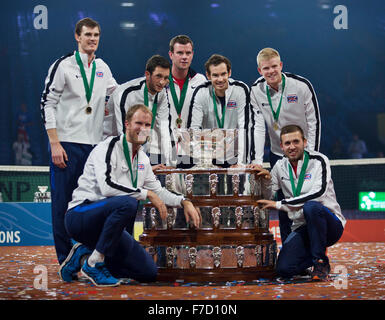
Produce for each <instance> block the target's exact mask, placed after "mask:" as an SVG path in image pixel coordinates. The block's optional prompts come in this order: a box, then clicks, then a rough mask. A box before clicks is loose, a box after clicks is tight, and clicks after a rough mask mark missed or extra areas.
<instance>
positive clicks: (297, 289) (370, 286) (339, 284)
mask: <svg viewBox="0 0 385 320" xmlns="http://www.w3.org/2000/svg"><path fill="white" fill-rule="evenodd" d="M328 255H329V258H330V262H331V274H330V279H329V281H325V282H312V281H310V278H309V277H306V276H303V277H295V278H293V279H290V280H283V279H279V278H278V279H262V278H261V279H256V280H254V281H249V282H245V281H227V282H220V283H214V282H209V283H197V282H183V281H176V282H173V283H163V282H162V283H160V282H157V283H148V284H141V283H138V282H137V281H134V280H130V279H125V281H124V284H122V285H120V286H119V287H113V288H111V287H108V288H98V287H96V286H94V285H92V284H90V283H89V282H88V281H87V280H86V279H84V278H82V277H81V276H80V279H79V281H76V282H73V283H64V282H63V281H61V280H60V279H59V277H58V275H57V272H58V269H59V266H58V265H57V260H56V255H55V252H54V248H53V247H51V246H37V247H32V246H31V247H17V246H12V247H0V300H5V299H15V300H37V299H44V300H99V299H100V300H101V299H103V300H110V299H113V300H178V299H181V300H224V299H225V300H241V299H242V300H262V299H265V300H266V299H267V300H287V299H290V300H292V299H296V300H314V299H317V300H319V299H321V300H385V280H384V279H385V250H384V244H383V243H345V242H343V243H337V244H336V245H334V246H333V247H331V248H329V249H328ZM44 268H45V269H44ZM39 270H46V271H47V283H46V288H44V286H43V281H41V276H42V273H41V271H40V272H39ZM34 271H35V272H34ZM79 275H80V274H79ZM39 276H40V278H39Z"/></svg>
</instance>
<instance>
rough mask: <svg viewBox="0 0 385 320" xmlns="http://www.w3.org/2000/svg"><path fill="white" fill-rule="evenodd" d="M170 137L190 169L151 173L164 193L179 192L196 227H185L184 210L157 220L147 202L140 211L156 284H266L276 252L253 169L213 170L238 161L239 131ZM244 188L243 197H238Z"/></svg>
mask: <svg viewBox="0 0 385 320" xmlns="http://www.w3.org/2000/svg"><path fill="white" fill-rule="evenodd" d="M174 134H175V136H176V137H177V139H178V142H179V143H178V146H179V148H180V149H179V151H178V152H179V153H181V152H182V153H184V155H189V157H190V160H191V161H192V162H193V164H194V166H192V168H191V169H167V170H159V171H157V173H156V174H157V176H159V175H165V181H166V182H165V184H166V188H167V189H168V190H170V191H173V192H178V193H183V194H184V195H185V197H186V198H188V199H189V200H191V201H192V202H193V204H194V205H195V206H197V207H199V209H200V212H201V215H202V224H201V226H200V227H199V228H192V227H191V228H190V225H189V224H188V223H186V220H185V216H184V213H183V209H178V208H170V207H169V208H168V216H167V219H166V221H162V219H161V218H160V215H159V212H158V211H157V209H156V208H155V207H154V206H153V205H151V203H148V204H145V205H144V207H143V210H142V214H143V227H144V228H143V229H144V231H143V234H142V235H141V236H140V237H139V240H140V242H141V244H142V245H143V246H144V247H145V249H146V251H147V252H148V253H150V254H151V255H152V257H153V259H154V261H155V262H156V264H157V266H158V280H159V281H176V280H184V281H186V282H202V281H211V282H212V281H234V280H245V281H251V280H255V279H259V278H271V277H272V276H273V275H274V267H275V262H276V256H277V248H276V242H275V240H274V237H273V235H272V234H271V233H270V232H269V216H268V212H267V211H265V210H262V209H260V208H259V207H258V205H257V203H256V201H257V200H258V199H260V198H261V182H260V179H259V178H256V176H255V171H254V170H252V169H245V168H223V167H221V165H220V163H224V162H225V161H227V162H231V161H232V160H234V158H235V157H234V155H237V154H238V150H237V145H238V138H239V137H238V135H239V134H238V130H236V129H235V130H228V129H226V130H223V129H208V130H193V129H179V130H178V132H174ZM213 160H214V161H213ZM213 162H215V163H216V165H214V164H213ZM235 163H236V162H234V164H235ZM246 181H249V183H248V184H247V185H250V188H249V189H250V190H245V182H246ZM247 189H248V188H247Z"/></svg>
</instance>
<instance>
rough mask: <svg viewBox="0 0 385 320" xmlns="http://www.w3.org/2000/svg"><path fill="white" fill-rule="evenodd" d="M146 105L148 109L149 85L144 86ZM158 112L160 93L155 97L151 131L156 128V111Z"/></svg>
mask: <svg viewBox="0 0 385 320" xmlns="http://www.w3.org/2000/svg"><path fill="white" fill-rule="evenodd" d="M144 105H145V106H147V107H148V88H147V83H146V82H145V84H144ZM157 110H158V93H157V94H156V96H155V100H154V103H153V104H152V110H151V111H152V121H151V129H152V128H154V124H155V117H156V111H157Z"/></svg>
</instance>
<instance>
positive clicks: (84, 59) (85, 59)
mask: <svg viewBox="0 0 385 320" xmlns="http://www.w3.org/2000/svg"><path fill="white" fill-rule="evenodd" d="M76 51H77V50H75V51H74V56H75V52H76ZM79 55H80V59H82V62H83V65H84V67H86V68H89V65H90V66H91V64H92V62H94V61H95V59H96V55H94V57H93V59H92V60H91V62H90V64H88V54H87V53H82V52H80V51H79Z"/></svg>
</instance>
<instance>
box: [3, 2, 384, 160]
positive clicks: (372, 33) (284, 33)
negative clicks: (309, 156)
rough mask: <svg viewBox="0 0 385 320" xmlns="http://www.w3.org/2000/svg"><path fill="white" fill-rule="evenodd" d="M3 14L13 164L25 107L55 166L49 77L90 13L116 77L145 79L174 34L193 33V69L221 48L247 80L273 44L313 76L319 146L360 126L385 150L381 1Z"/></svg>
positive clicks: (40, 156) (23, 7)
mask: <svg viewBox="0 0 385 320" xmlns="http://www.w3.org/2000/svg"><path fill="white" fill-rule="evenodd" d="M122 3H125V4H123V5H122ZM39 5H44V6H45V7H46V8H47V18H48V19H47V21H48V24H47V29H36V28H35V26H34V22H36V21H34V20H35V19H37V20H38V21H37V22H39V19H40V17H39V13H40V12H39V11H37V13H34V9H35V8H36V7H37V6H39ZM338 5H344V6H345V7H346V9H347V17H346V18H347V29H336V28H335V25H334V22H335V20H336V22H337V24H338V23H341V20H340V17H339V14H340V13H341V12H337V13H333V11H334V9H335V8H336V6H338ZM0 15H1V19H0V24H1V30H2V33H1V35H0V45H1V50H0V55H1V59H0V67H1V76H2V80H1V91H0V93H1V98H2V107H1V108H2V116H1V117H0V136H1V137H2V139H0V150H1V152H0V165H12V164H14V163H15V160H14V152H13V149H12V144H13V142H14V141H16V139H17V132H18V118H19V116H20V114H24V115H26V119H27V120H26V122H27V123H28V125H27V126H26V128H27V133H28V135H29V139H30V144H31V147H30V150H31V154H32V165H47V164H48V152H47V137H46V134H45V131H44V128H43V125H42V122H41V119H40V106H39V103H40V96H41V93H42V90H43V86H44V79H45V77H46V75H47V71H48V67H49V66H50V65H51V64H52V63H53V62H54V61H55V60H56V59H57V58H59V57H60V56H62V55H64V54H66V53H68V52H71V51H73V50H74V49H76V43H75V40H74V36H73V33H74V32H73V30H74V27H75V24H76V22H77V21H78V20H79V19H81V18H83V17H87V16H90V17H92V18H94V19H96V20H97V21H99V22H100V24H101V27H102V34H101V41H100V45H99V49H98V51H97V55H99V56H101V57H102V59H104V60H105V61H106V62H107V63H108V65H109V66H110V68H111V70H112V72H113V74H114V77H115V78H116V80H117V81H118V83H123V82H125V81H127V80H129V79H133V78H136V77H139V76H142V75H143V74H144V65H145V62H146V60H147V59H148V58H149V57H150V56H151V55H153V54H156V53H158V54H161V55H164V56H166V57H167V56H168V43H169V40H170V39H171V38H172V37H173V36H175V35H177V34H188V35H189V36H190V37H191V38H192V39H193V41H194V43H195V56H194V60H193V64H192V66H193V68H194V69H195V70H197V71H199V72H204V62H205V61H206V60H207V59H208V57H209V56H210V55H211V54H213V53H220V54H223V55H225V56H227V57H229V58H230V60H231V61H232V64H233V78H235V79H239V80H243V81H244V82H246V83H247V84H248V85H251V84H252V83H253V82H254V81H255V80H256V79H257V78H258V77H259V75H258V73H257V66H256V61H255V58H256V54H257V53H258V51H259V50H260V49H261V48H263V47H266V46H271V47H274V48H276V49H278V50H279V52H280V53H281V57H282V60H283V63H284V71H288V72H293V73H296V74H299V75H302V76H304V77H306V78H308V79H309V80H310V81H311V82H312V84H313V86H314V88H315V91H316V93H317V96H318V100H319V105H320V110H321V121H322V137H321V152H323V153H325V154H327V155H328V156H329V157H330V158H333V153H332V147H333V144H334V143H335V141H336V140H337V138H340V139H341V141H342V143H343V144H344V145H345V146H346V145H347V144H348V143H349V141H350V139H351V135H352V134H353V133H357V134H358V135H359V136H360V137H361V138H362V139H363V140H365V141H366V143H367V146H368V149H369V153H368V154H367V156H368V157H375V156H376V155H377V153H378V152H380V151H382V152H384V151H385V108H384V104H385V81H384V79H383V71H384V70H385V56H384V52H385V50H384V49H385V5H384V3H383V1H381V0H369V1H362V0H352V1H346V0H343V1H341V0H338V1H335V0H314V1H305V0H290V1H283V0H263V1H254V0H241V1H238V2H234V1H230V0H210V1H206V0H205V1H201V0H198V1H191V2H185V1H183V2H181V1H172V0H163V1H157V0H140V1H134V2H131V1H130V2H124V1H123V0H120V1H117V0H108V1H107V0H93V1H90V0H83V1H74V0H68V1H65V2H57V1H47V0H46V1H43V0H39V1H30V0H17V1H11V2H7V4H6V5H4V6H3V7H2V10H1V13H0ZM40 22H41V20H40ZM22 105H24V107H22ZM22 108H24V113H23V111H22Z"/></svg>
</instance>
